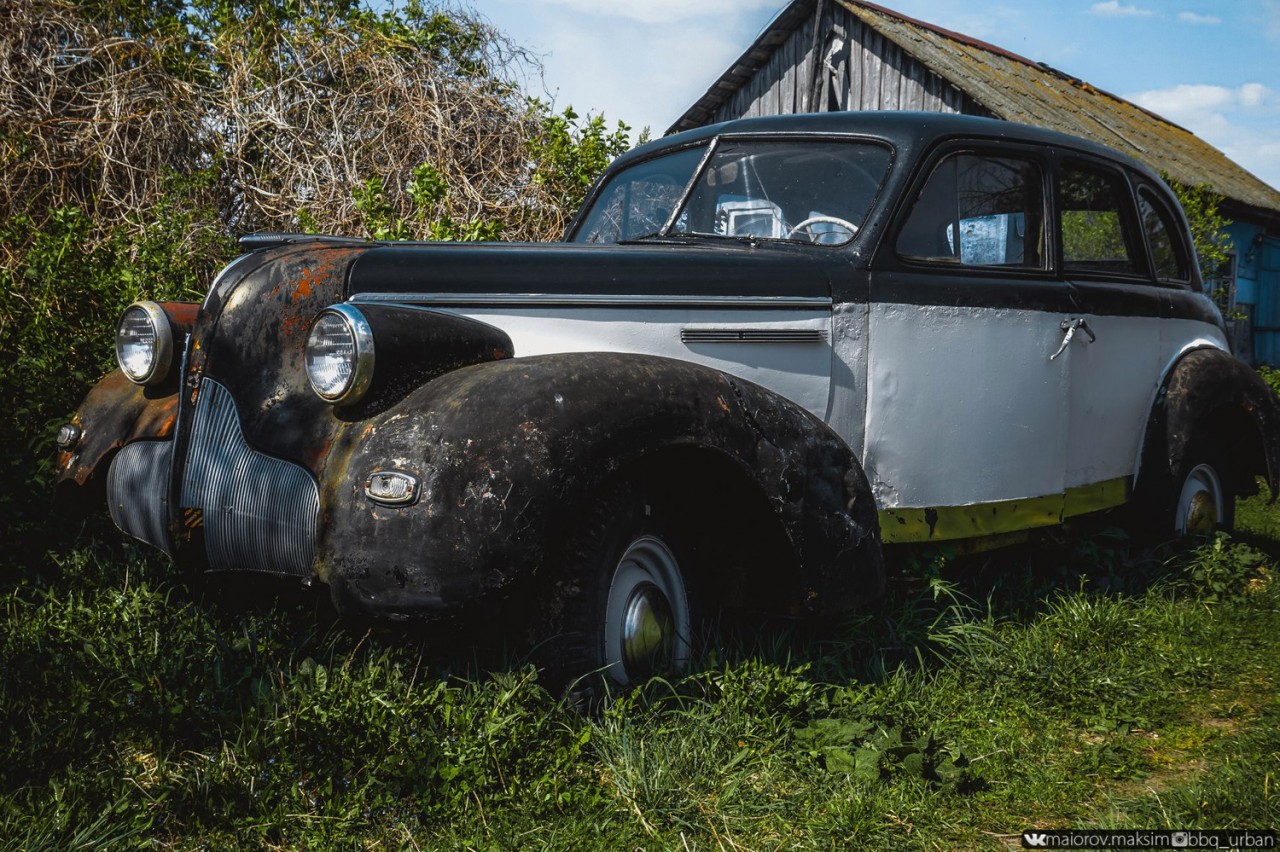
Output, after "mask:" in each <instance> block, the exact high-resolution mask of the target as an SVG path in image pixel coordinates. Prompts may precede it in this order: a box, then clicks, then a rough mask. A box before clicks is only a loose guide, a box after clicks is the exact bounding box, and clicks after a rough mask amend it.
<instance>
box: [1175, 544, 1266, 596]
mask: <svg viewBox="0 0 1280 852" xmlns="http://www.w3.org/2000/svg"><path fill="white" fill-rule="evenodd" d="M1269 577H1270V574H1269V572H1268V569H1267V557H1266V554H1264V553H1262V552H1261V551H1259V550H1256V549H1254V548H1252V547H1250V546H1248V545H1247V544H1243V543H1241V542H1234V541H1232V540H1231V538H1230V536H1228V535H1226V534H1224V533H1218V534H1216V535H1215V536H1214V537H1213V539H1212V540H1211V541H1209V542H1207V543H1206V544H1205V545H1204V546H1202V547H1200V548H1198V549H1197V550H1196V551H1195V554H1194V555H1193V556H1192V558H1191V560H1190V562H1189V563H1188V564H1187V566H1186V581H1187V583H1188V585H1189V587H1190V588H1191V589H1192V590H1193V592H1194V593H1195V594H1196V595H1197V597H1199V598H1200V599H1201V600H1203V601H1206V602H1209V603H1220V602H1222V601H1224V600H1228V599H1232V598H1239V597H1242V596H1243V595H1246V594H1248V593H1249V592H1250V591H1251V590H1253V589H1256V588H1257V587H1258V586H1259V585H1260V584H1263V583H1265V582H1267V580H1268V579H1269Z"/></svg>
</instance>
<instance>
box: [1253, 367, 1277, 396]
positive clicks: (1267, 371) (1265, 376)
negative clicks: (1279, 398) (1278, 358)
mask: <svg viewBox="0 0 1280 852" xmlns="http://www.w3.org/2000/svg"><path fill="white" fill-rule="evenodd" d="M1258 375H1259V376H1261V377H1262V380H1263V381H1264V382H1266V383H1267V387H1269V388H1271V392H1272V393H1275V394H1277V395H1280V369H1276V368H1275V367H1271V366H1268V365H1266V364H1263V365H1262V366H1260V367H1258Z"/></svg>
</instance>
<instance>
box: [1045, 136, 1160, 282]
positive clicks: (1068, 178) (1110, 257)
mask: <svg viewBox="0 0 1280 852" xmlns="http://www.w3.org/2000/svg"><path fill="white" fill-rule="evenodd" d="M1128 198H1129V186H1128V184H1126V183H1125V182H1124V179H1123V178H1122V177H1120V175H1119V174H1117V173H1115V172H1112V171H1110V170H1108V169H1103V168H1099V167H1097V166H1094V165H1092V164H1088V163H1079V162H1071V161H1068V162H1067V163H1065V164H1064V165H1063V168H1062V180H1061V182H1060V183H1059V184H1058V215H1059V217H1060V219H1059V222H1058V224H1059V230H1060V232H1061V234H1062V268H1063V269H1064V270H1065V271H1067V272H1084V273H1115V272H1119V273H1128V274H1137V273H1139V272H1141V271H1142V265H1141V264H1140V263H1139V262H1138V260H1137V258H1138V257H1139V251H1140V250H1135V246H1139V245H1141V243H1138V242H1137V241H1135V240H1134V236H1133V233H1132V230H1131V225H1130V223H1129V217H1127V216H1125V215H1124V214H1125V208H1126V207H1128V206H1129V203H1128Z"/></svg>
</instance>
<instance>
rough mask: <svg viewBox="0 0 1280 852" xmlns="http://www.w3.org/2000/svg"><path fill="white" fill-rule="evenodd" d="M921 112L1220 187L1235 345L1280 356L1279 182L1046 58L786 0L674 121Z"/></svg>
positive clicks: (867, 14)
mask: <svg viewBox="0 0 1280 852" xmlns="http://www.w3.org/2000/svg"><path fill="white" fill-rule="evenodd" d="M832 110H926V111H933V112H959V113H967V114H972V115H984V116H991V117H995V118H1001V119H1005V120H1008V121H1015V122H1019V123H1021V124H1032V125H1038V126H1041V127H1047V128H1050V129H1053V130H1058V131H1062V132H1064V133H1070V134H1073V135H1075V136H1082V137H1085V138H1087V139H1091V140H1093V141H1095V142H1099V143H1102V144H1104V145H1107V146H1110V147H1112V148H1115V149H1118V150H1120V151H1123V152H1125V153H1127V154H1129V155H1130V156H1132V157H1134V158H1136V159H1138V160H1141V161H1142V162H1144V163H1146V164H1147V165H1149V166H1151V167H1152V168H1153V169H1155V170H1157V171H1159V172H1163V173H1165V174H1167V175H1169V176H1170V177H1171V178H1172V179H1173V180H1175V181H1178V182H1180V183H1183V184H1186V185H1188V186H1195V185H1198V184H1202V183H1207V184H1209V185H1211V186H1212V187H1213V188H1214V190H1215V191H1216V192H1217V193H1219V194H1220V195H1222V196H1223V198H1224V202H1223V205H1222V212H1223V213H1224V215H1226V216H1227V217H1229V218H1230V219H1232V220H1233V222H1232V225H1231V227H1230V228H1229V229H1228V233H1229V236H1230V238H1231V258H1230V260H1229V262H1228V263H1227V264H1225V265H1224V267H1223V268H1222V269H1221V270H1219V272H1218V275H1217V280H1216V282H1215V286H1217V287H1220V288H1224V296H1225V299H1224V300H1225V301H1227V302H1228V303H1229V305H1228V306H1229V307H1230V308H1231V309H1232V310H1231V314H1232V315H1233V316H1237V317H1243V319H1239V320H1236V321H1235V322H1233V323H1232V325H1233V326H1234V331H1235V334H1234V338H1235V343H1234V345H1235V347H1236V349H1237V351H1238V353H1239V354H1241V355H1243V356H1244V357H1246V358H1252V359H1253V360H1254V361H1255V362H1258V363H1271V364H1280V191H1277V190H1276V189H1275V188H1274V187H1271V186H1268V185H1267V184H1266V183H1264V182H1262V181H1261V180H1259V179H1258V178H1257V177H1255V176H1254V175H1252V174H1250V173H1249V172H1248V171H1246V170H1245V169H1243V168H1241V167H1240V166H1239V165H1237V164H1236V163H1234V162H1232V161H1231V160H1230V159H1228V158H1227V156H1226V155H1225V154H1223V153H1222V152H1221V151H1219V150H1218V149H1217V148H1214V147H1213V146H1212V145H1210V144H1209V143H1207V142H1205V141H1204V140H1202V139H1200V138H1198V137H1197V136H1195V134H1193V133H1191V132H1190V131H1189V130H1186V129H1184V128H1182V127H1179V126H1177V125H1175V124H1173V123H1172V122H1169V121H1167V120H1165V119H1163V118H1161V117H1160V116H1158V115H1156V114H1154V113H1152V112H1150V111H1148V110H1145V109H1143V108H1142V107H1139V106H1137V105H1136V104H1133V103H1131V102H1129V101H1126V100H1124V99H1123V98H1120V97H1117V96H1115V95H1113V94H1110V93H1108V92H1105V91H1102V90H1101V89H1097V88H1095V87H1093V86H1091V85H1089V84H1088V83H1087V82H1085V81H1084V80H1080V79H1077V78H1075V77H1072V76H1071V75H1070V74H1067V73H1064V72H1062V71H1059V70H1057V69H1055V68H1051V67H1049V66H1048V65H1045V64H1044V63H1042V62H1035V61H1033V60H1031V59H1027V58H1025V57H1022V56H1019V55H1017V54H1015V53H1011V52H1010V51H1008V50H1004V49H1003V48H1000V47H997V46H995V45H993V44H988V43H986V42H983V41H979V40H977V39H974V38H970V37H968V36H966V35H962V34H960V33H956V32H951V31H948V30H944V29H941V28H939V27H936V26H933V25H931V24H928V23H925V22H923V21H918V20H915V19H912V18H908V17H905V16H903V15H899V14H897V13H896V12H893V11H891V10H889V9H886V8H884V7H883V6H878V5H876V4H874V3H868V2H863V0H793V2H791V3H790V4H789V5H788V6H787V7H786V8H785V9H783V11H782V12H781V13H780V14H779V15H778V16H777V17H776V18H775V19H774V21H773V22H772V23H771V24H770V25H769V26H768V27H766V28H765V30H764V32H763V33H761V35H760V36H759V38H757V39H756V41H755V43H754V44H752V45H751V46H750V47H749V48H748V49H747V50H746V52H745V53H743V54H742V56H741V57H740V58H739V59H738V60H737V61H736V62H734V63H733V65H732V66H730V67H729V69H728V70H727V71H725V72H724V74H722V75H721V76H720V79H718V80H716V81H715V82H714V83H713V84H712V85H711V87H710V88H709V89H707V92H706V94H704V95H703V96H702V97H701V98H699V99H698V101H697V102H696V103H694V104H693V106H691V107H689V109H688V110H687V111H685V113H684V115H682V116H681V117H680V118H679V119H678V120H677V121H676V122H675V124H673V125H672V126H671V128H670V130H671V131H679V130H687V129H689V128H692V127H699V126H702V125H705V124H712V123H715V122H719V121H727V120H729V119H733V118H742V117H747V116H756V115H777V114H785V113H792V112H827V111H832Z"/></svg>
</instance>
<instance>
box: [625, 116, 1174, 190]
mask: <svg viewBox="0 0 1280 852" xmlns="http://www.w3.org/2000/svg"><path fill="white" fill-rule="evenodd" d="M773 133H777V134H791V133H796V134H823V133H832V134H857V135H861V136H868V137H871V138H876V139H883V140H885V141H886V142H889V143H890V144H892V145H894V147H896V148H902V149H917V150H920V149H924V148H927V147H928V146H929V145H930V143H932V142H934V141H937V140H941V139H948V138H953V137H979V138H986V139H1005V140H1008V141H1010V142H1018V141H1022V142H1036V143H1040V144H1048V145H1055V146H1060V147H1065V148H1071V149H1074V150H1077V151H1082V152H1085V153H1091V154H1095V155H1097V156H1101V157H1106V158H1108V159H1111V160H1115V161H1117V162H1121V163H1124V164H1126V165H1128V166H1131V167H1133V168H1135V169H1137V170H1138V171H1140V172H1142V173H1144V174H1147V175H1148V176H1152V177H1154V173H1152V172H1151V170H1150V169H1148V168H1147V167H1146V166H1144V165H1143V164H1141V163H1139V162H1138V161H1137V160H1134V159H1133V158H1132V157H1129V156H1128V155H1126V154H1122V153H1120V152H1119V151H1116V150H1114V149H1112V148H1108V147H1106V146H1105V145H1099V144H1098V143H1096V142H1091V141H1089V140H1087V139H1082V138H1080V137H1078V136H1070V135H1068V134H1066V133H1059V132H1057V131H1054V130H1046V129H1044V128H1042V127H1032V126H1030V125H1026V124H1016V123H1014V122H1011V121H1004V120H1002V119H998V118H984V117H981V116H975V115H960V114H957V113H937V112H909V111H896V110H895V111H889V110H885V111H866V112H823V113H801V114H797V115H773V116H762V117H757V118H739V119H734V120H733V121H725V122H721V123H720V124H710V125H707V126H705V127H698V128H694V129H693V130H686V131H684V132H683V133H676V134H673V135H671V136H665V137H663V138H662V139H657V140H654V141H653V142H649V143H647V144H645V145H641V146H639V147H637V148H634V149H632V150H631V151H629V152H627V153H626V154H623V155H622V156H621V157H619V158H618V159H617V160H615V161H614V164H613V166H614V168H615V169H616V168H619V167H622V166H625V165H627V164H628V163H631V162H633V161H636V160H641V159H644V158H646V157H650V156H652V155H653V154H655V153H658V152H660V151H663V150H666V149H668V148H673V147H679V146H682V145H689V144H694V143H697V142H701V141H705V140H708V139H711V138H713V137H716V136H728V135H746V134H773ZM611 171H612V169H611Z"/></svg>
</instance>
